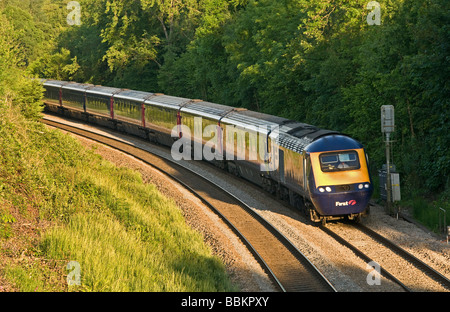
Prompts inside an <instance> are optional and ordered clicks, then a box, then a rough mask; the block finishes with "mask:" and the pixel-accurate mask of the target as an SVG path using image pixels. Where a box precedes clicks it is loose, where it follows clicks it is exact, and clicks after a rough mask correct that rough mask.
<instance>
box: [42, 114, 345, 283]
mask: <svg viewBox="0 0 450 312" xmlns="http://www.w3.org/2000/svg"><path fill="white" fill-rule="evenodd" d="M43 123H45V124H47V125H49V126H52V127H55V128H59V129H62V130H65V131H68V132H71V133H74V134H76V135H79V136H82V137H86V138H88V139H91V140H94V141H97V142H99V143H101V144H105V145H107V146H110V147H112V148H115V149H117V150H120V151H122V152H124V153H126V154H129V155H131V156H133V157H135V158H137V159H139V160H141V161H143V162H145V163H147V164H149V165H151V166H152V167H154V168H156V169H157V170H159V171H161V172H162V173H164V174H166V175H167V176H169V177H170V178H172V179H173V180H175V181H177V182H178V183H180V184H181V185H183V186H184V187H185V188H187V189H188V190H189V191H191V192H192V193H193V194H194V195H195V196H197V197H198V198H199V199H200V200H201V201H202V202H203V203H205V204H206V205H207V206H208V207H210V208H211V209H212V210H213V211H214V212H215V213H216V214H217V215H219V217H221V218H222V220H224V222H225V223H226V224H227V225H228V226H229V227H230V228H231V229H232V230H233V231H234V232H235V233H236V235H238V236H239V237H240V239H241V240H242V241H243V242H244V244H245V245H246V246H247V247H248V249H249V250H250V252H252V254H253V255H254V257H255V258H256V259H257V261H258V262H259V263H260V265H261V266H262V267H263V269H264V270H265V271H266V273H267V274H268V275H269V277H270V278H271V279H272V281H273V282H274V284H275V285H276V287H277V288H278V289H279V290H280V291H284V292H297V291H308V292H311V291H314V292H329V291H336V290H335V288H334V287H333V286H332V285H331V283H330V282H329V281H328V280H327V279H326V278H325V277H324V276H323V275H322V274H321V273H320V272H319V270H317V268H316V267H315V266H314V265H313V264H312V263H311V262H310V261H309V260H308V259H307V258H306V257H305V256H304V255H303V254H302V253H301V252H300V251H299V250H298V249H297V248H296V247H295V246H294V245H292V244H291V242H290V241H289V240H288V239H287V238H286V237H285V236H283V235H282V234H281V233H280V232H279V231H278V230H277V229H276V228H275V227H273V226H272V225H271V224H270V223H269V222H267V221H266V220H265V219H264V218H262V217H261V216H260V215H259V214H258V213H256V212H255V211H254V210H253V209H251V208H250V207H249V206H247V205H246V204H245V203H244V202H242V201H241V200H239V199H238V198H237V197H235V196H233V195H232V194H231V193H229V192H228V191H226V190H224V189H223V188H221V187H220V186H218V185H217V184H215V183H214V182H213V181H210V180H208V179H207V178H205V177H203V176H201V175H199V174H198V173H196V172H193V171H192V170H190V169H188V168H186V167H184V166H182V165H180V164H179V163H176V162H175V161H173V160H171V159H168V158H163V157H161V156H158V155H156V154H152V153H151V152H149V151H147V150H145V151H144V150H143V149H141V148H139V147H136V146H133V145H132V144H129V143H127V142H124V141H119V140H116V139H113V138H110V137H107V136H104V135H100V134H98V133H94V132H91V131H87V130H84V129H80V128H78V127H73V126H69V125H67V124H63V123H60V122H55V121H51V120H48V119H44V120H43ZM146 143H148V142H146Z"/></svg>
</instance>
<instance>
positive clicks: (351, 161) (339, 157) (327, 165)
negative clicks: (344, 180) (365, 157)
mask: <svg viewBox="0 0 450 312" xmlns="http://www.w3.org/2000/svg"><path fill="white" fill-rule="evenodd" d="M319 158H320V167H321V169H322V171H323V172H333V171H344V170H355V169H359V168H360V164H359V159H358V154H357V153H356V152H355V151H349V152H340V153H324V154H321V155H320V157H319Z"/></svg>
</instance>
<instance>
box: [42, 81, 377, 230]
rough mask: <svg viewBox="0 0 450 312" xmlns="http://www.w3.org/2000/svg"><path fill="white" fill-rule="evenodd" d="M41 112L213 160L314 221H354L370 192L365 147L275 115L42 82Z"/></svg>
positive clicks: (366, 209)
mask: <svg viewBox="0 0 450 312" xmlns="http://www.w3.org/2000/svg"><path fill="white" fill-rule="evenodd" d="M41 82H42V84H43V87H44V89H45V91H44V103H45V110H46V111H48V112H51V113H55V114H59V115H63V116H67V117H71V118H76V119H79V120H84V121H86V122H89V123H94V124H97V125H100V126H104V127H108V128H111V129H114V130H117V131H122V132H125V133H128V134H132V135H136V136H139V137H141V138H143V139H145V140H148V141H151V142H154V143H157V144H161V145H165V146H168V147H170V148H171V152H172V156H173V157H174V159H177V160H179V159H188V160H189V157H190V159H194V160H204V161H208V162H211V163H212V164H214V165H215V166H218V167H220V168H222V169H224V170H227V171H228V172H230V173H232V174H234V175H236V176H239V177H241V178H242V179H245V180H246V181H248V182H250V183H253V184H256V185H258V186H260V187H261V188H262V189H264V190H265V191H267V192H269V193H271V194H273V195H274V196H277V197H278V198H280V199H282V200H285V201H286V202H288V203H289V204H290V205H291V206H293V207H295V208H297V209H299V210H301V211H302V212H303V213H305V215H306V216H307V217H308V218H309V219H310V220H311V221H313V222H321V223H322V224H325V223H326V222H328V221H330V220H339V219H348V220H352V221H355V222H359V221H360V220H361V217H362V216H364V215H366V214H368V212H369V200H370V198H371V195H372V193H373V183H372V178H371V175H370V172H369V168H368V163H369V161H368V156H367V153H366V152H365V149H364V147H363V145H362V144H361V143H360V142H358V141H357V140H355V139H353V138H351V137H350V136H348V135H345V134H343V133H340V132H337V131H333V130H326V129H322V128H319V127H316V126H313V125H309V124H306V123H302V122H298V121H295V120H290V119H286V118H282V117H278V116H273V115H269V114H264V113H260V112H255V111H251V110H247V109H243V108H236V107H230V106H226V105H222V104H217V103H212V102H208V101H203V100H199V99H189V98H183V97H176V96H170V95H165V94H162V93H151V92H143V91H136V90H129V89H120V88H113V87H105V86H98V85H92V84H83V83H76V82H68V81H58V80H48V79H41Z"/></svg>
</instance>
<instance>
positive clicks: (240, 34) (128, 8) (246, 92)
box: [0, 0, 450, 198]
mask: <svg viewBox="0 0 450 312" xmlns="http://www.w3.org/2000/svg"><path fill="white" fill-rule="evenodd" d="M368 2H369V1H366V0H350V1H337V0H331V1H322V0H308V1H306V0H283V1H271V0H258V1H256V0H243V1H240V0H202V1H194V0H188V1H160V0H142V1H133V0H120V1H119V0H103V1H96V0H81V1H80V3H81V9H82V16H81V20H82V25H81V26H70V27H69V26H68V25H67V24H66V23H65V16H66V15H67V13H68V11H67V10H66V8H65V2H64V1H62V0H38V1H37V0H26V1H23V2H21V1H19V0H9V1H7V3H6V2H4V3H3V4H2V5H0V8H1V9H2V10H3V11H4V13H3V14H2V16H3V18H2V19H0V22H1V23H2V24H5V22H6V23H7V25H4V27H3V28H2V29H3V30H0V32H1V31H3V32H4V37H3V38H2V39H0V40H3V41H5V42H6V41H7V42H9V43H10V44H9V45H7V46H8V47H10V48H11V49H13V50H5V48H4V46H1V47H0V50H2V49H3V50H2V51H3V55H4V57H3V60H6V59H8V61H7V63H9V64H10V63H11V58H13V59H14V60H12V63H14V64H16V65H14V66H24V65H25V64H27V63H30V64H31V65H30V66H29V67H28V70H29V72H31V73H34V74H35V75H39V76H41V77H42V76H45V77H48V78H56V79H64V80H75V81H80V82H90V83H95V84H103V85H110V86H116V87H121V88H132V89H139V90H145V91H153V92H164V93H167V94H171V95H177V96H183V97H189V98H201V99H204V100H209V101H213V102H218V103H223V104H228V105H231V106H241V107H246V108H249V109H253V110H257V111H261V112H265V113H270V114H275V115H279V116H283V117H287V118H291V119H296V120H299V121H303V122H307V123H311V124H314V125H317V126H320V127H323V128H328V129H334V130H338V131H342V132H345V133H347V134H350V135H352V136H353V137H355V138H356V139H358V140H359V141H361V142H362V143H363V145H364V146H365V147H366V149H367V151H368V153H369V156H370V158H371V164H372V171H373V172H372V174H373V176H374V177H376V169H377V168H380V167H381V165H382V163H383V162H384V145H383V137H382V135H381V132H380V107H381V105H385V104H392V105H394V106H395V109H396V131H395V133H394V135H393V139H394V140H395V144H394V146H393V153H394V162H395V164H396V165H397V168H398V169H399V171H400V172H401V174H402V187H403V190H404V192H402V193H403V194H404V196H407V197H411V198H412V197H414V196H416V195H417V196H418V195H424V194H428V193H430V192H431V193H440V192H442V191H445V190H446V189H447V190H448V185H449V180H448V177H449V176H450V157H449V155H448V152H447V151H448V148H447V146H449V144H450V131H448V130H449V127H448V124H449V114H448V113H447V112H448V111H449V101H450V96H449V95H450V92H449V77H450V75H449V70H450V67H449V66H448V55H450V53H449V40H448V38H450V34H449V27H448V25H449V18H450V15H449V14H448V12H449V7H450V2H449V1H446V0H411V1H403V0H389V1H379V3H380V5H381V25H374V26H369V25H368V24H367V20H366V18H367V15H368V14H369V12H370V9H367V4H368ZM31 4H33V5H31ZM22 16H23V18H21V17H22ZM33 27H34V28H35V29H34V30H31V28H33ZM28 30H29V31H28ZM47 38H48V39H49V40H47ZM42 40H44V41H46V42H47V44H43V43H42V42H40V41H42ZM40 48H42V49H44V50H43V51H46V53H39V51H40V50H39V49H40ZM37 51H38V52H37ZM13 56H14V57H13ZM1 64H2V60H1V59H0V68H2V65H1ZM7 72H8V71H3V72H2V71H0V90H1V88H2V85H3V81H5V85H6V81H11V80H14V79H11V78H9V77H10V76H9V74H5V73H7ZM411 151H414V153H412V152H411Z"/></svg>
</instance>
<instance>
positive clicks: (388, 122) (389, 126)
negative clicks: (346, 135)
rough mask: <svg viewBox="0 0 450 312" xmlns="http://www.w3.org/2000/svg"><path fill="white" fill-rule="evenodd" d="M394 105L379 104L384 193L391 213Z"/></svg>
mask: <svg viewBox="0 0 450 312" xmlns="http://www.w3.org/2000/svg"><path fill="white" fill-rule="evenodd" d="M394 127H395V125H394V106H393V105H382V106H381V132H382V133H385V134H386V141H385V143H386V167H387V174H386V188H387V190H386V193H387V200H386V204H387V210H388V213H391V212H392V211H391V207H392V185H391V168H390V136H391V133H392V132H394Z"/></svg>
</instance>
